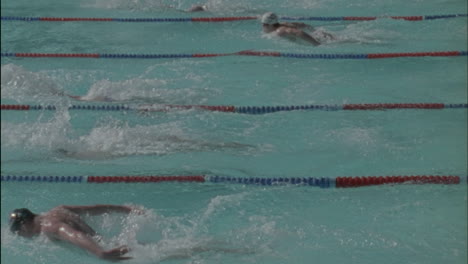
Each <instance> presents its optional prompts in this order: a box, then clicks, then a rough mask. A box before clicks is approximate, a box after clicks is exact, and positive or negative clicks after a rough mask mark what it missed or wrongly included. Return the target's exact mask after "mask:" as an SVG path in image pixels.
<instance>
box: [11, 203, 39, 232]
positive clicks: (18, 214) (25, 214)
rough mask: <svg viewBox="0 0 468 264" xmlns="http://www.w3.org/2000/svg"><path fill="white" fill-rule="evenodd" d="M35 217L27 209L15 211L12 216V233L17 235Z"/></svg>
mask: <svg viewBox="0 0 468 264" xmlns="http://www.w3.org/2000/svg"><path fill="white" fill-rule="evenodd" d="M35 216H36V215H35V214H33V213H32V212H31V211H29V210H28V209H26V208H20V209H15V210H14V211H13V212H11V214H10V231H11V232H13V233H17V232H18V231H20V230H21V227H22V226H23V225H24V224H25V223H26V222H30V221H32V220H33V219H34V217H35Z"/></svg>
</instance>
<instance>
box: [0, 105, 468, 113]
mask: <svg viewBox="0 0 468 264" xmlns="http://www.w3.org/2000/svg"><path fill="white" fill-rule="evenodd" d="M466 108H468V104H443V103H385V104H343V105H296V106H294V105H293V106H240V107H239V106H212V105H142V106H128V105H70V106H68V107H66V106H64V107H63V108H61V107H58V106H54V105H20V104H2V105H1V110H2V111H4V110H5V111H7V110H10V111H11V110H13V111H30V110H58V109H68V110H91V111H138V112H169V111H174V110H190V109H196V110H203V111H213V112H227V113H228V112H229V113H240V114H268V113H275V112H285V111H306V110H307V111H308V110H322V111H340V110H345V111H346V110H348V111H351V110H353V111H356V110H392V109H426V110H429V109H430V110H440V109H466Z"/></svg>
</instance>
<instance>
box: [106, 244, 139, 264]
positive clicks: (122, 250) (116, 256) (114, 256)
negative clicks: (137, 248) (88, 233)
mask: <svg viewBox="0 0 468 264" xmlns="http://www.w3.org/2000/svg"><path fill="white" fill-rule="evenodd" d="M129 251H130V248H128V247H127V246H120V247H118V248H114V249H111V250H107V251H102V252H101V254H100V256H99V257H101V258H102V259H105V260H110V261H120V260H127V259H131V258H132V257H125V256H123V255H125V254H127V253H128V252H129Z"/></svg>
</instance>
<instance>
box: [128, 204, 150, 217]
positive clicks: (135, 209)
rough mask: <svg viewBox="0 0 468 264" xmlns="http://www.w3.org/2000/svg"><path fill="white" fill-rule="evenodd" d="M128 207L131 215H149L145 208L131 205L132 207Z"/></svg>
mask: <svg viewBox="0 0 468 264" xmlns="http://www.w3.org/2000/svg"><path fill="white" fill-rule="evenodd" d="M126 207H127V208H128V213H129V214H136V215H145V214H147V213H148V211H147V210H146V209H145V208H143V207H140V206H134V205H131V206H126Z"/></svg>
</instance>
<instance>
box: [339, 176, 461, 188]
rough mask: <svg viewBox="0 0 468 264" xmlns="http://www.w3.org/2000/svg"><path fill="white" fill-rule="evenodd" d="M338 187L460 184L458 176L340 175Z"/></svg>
mask: <svg viewBox="0 0 468 264" xmlns="http://www.w3.org/2000/svg"><path fill="white" fill-rule="evenodd" d="M335 183H336V188H347V187H362V186H369V185H381V184H396V183H399V184H401V183H410V184H428V183H430V184H459V183H460V177H458V176H425V175H422V176H387V177H338V178H336V180H335Z"/></svg>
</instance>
